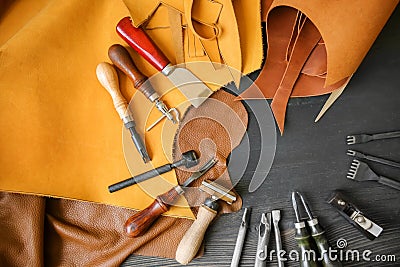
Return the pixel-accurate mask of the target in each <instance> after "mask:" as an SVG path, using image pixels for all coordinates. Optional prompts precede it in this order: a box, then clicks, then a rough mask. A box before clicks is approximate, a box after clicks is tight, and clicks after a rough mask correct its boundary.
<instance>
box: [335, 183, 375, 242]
mask: <svg viewBox="0 0 400 267" xmlns="http://www.w3.org/2000/svg"><path fill="white" fill-rule="evenodd" d="M327 201H328V203H329V204H331V205H332V206H333V207H335V208H336V209H337V210H338V211H339V213H340V214H341V215H342V216H343V217H344V218H345V219H346V220H347V221H348V222H350V223H351V224H352V225H353V226H355V227H356V228H357V229H358V230H359V231H360V232H361V233H362V234H363V235H364V236H366V237H367V238H368V239H370V240H374V239H375V238H376V237H378V236H379V235H380V234H381V233H382V231H383V228H382V227H380V226H379V225H377V224H376V223H374V222H373V221H371V220H370V219H368V217H367V216H366V215H365V214H364V213H363V212H362V211H361V210H360V209H359V208H357V206H356V205H354V204H353V203H352V202H350V201H348V200H347V199H346V198H345V197H344V196H343V194H342V193H341V192H339V191H334V192H333V193H332V195H331V196H330V197H329V198H328V200H327Z"/></svg>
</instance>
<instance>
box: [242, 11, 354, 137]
mask: <svg viewBox="0 0 400 267" xmlns="http://www.w3.org/2000/svg"><path fill="white" fill-rule="evenodd" d="M266 30H267V38H268V51H267V59H266V62H265V64H264V66H263V69H262V70H261V72H260V74H259V76H258V78H257V79H256V81H255V82H254V84H253V85H252V86H250V87H249V89H247V90H246V91H245V92H243V93H242V94H241V95H240V98H242V99H251V98H255V99H257V98H259V93H258V90H261V92H262V93H263V95H264V97H265V98H272V99H273V101H272V103H271V108H272V111H273V113H274V116H275V119H276V121H277V124H278V127H279V129H280V131H281V133H283V131H284V123H285V114H286V107H287V102H288V100H289V97H304V96H313V95H321V94H326V93H330V92H332V91H334V90H335V89H337V88H339V87H341V86H342V85H343V84H344V83H345V82H346V81H347V78H345V79H343V80H341V81H339V82H337V83H335V84H333V85H330V86H325V75H326V61H327V59H326V57H327V55H326V50H325V46H324V43H323V40H322V39H321V34H320V33H319V31H318V29H317V28H316V27H315V25H314V24H313V23H312V22H311V21H310V20H309V19H308V18H307V17H305V15H304V14H302V13H301V12H299V11H297V10H295V9H293V8H288V7H276V8H275V9H273V10H272V11H271V12H270V13H269V14H268V21H267V29H266Z"/></svg>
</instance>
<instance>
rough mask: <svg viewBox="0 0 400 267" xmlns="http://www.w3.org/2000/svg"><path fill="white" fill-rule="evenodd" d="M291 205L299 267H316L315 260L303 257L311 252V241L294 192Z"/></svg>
mask: <svg viewBox="0 0 400 267" xmlns="http://www.w3.org/2000/svg"><path fill="white" fill-rule="evenodd" d="M292 205H293V210H294V214H295V216H296V222H295V223H294V228H295V233H294V239H295V240H296V242H297V246H298V247H299V249H300V266H302V267H318V264H317V262H316V261H315V259H312V258H307V257H305V255H308V254H306V253H309V252H310V251H312V250H313V249H312V240H311V235H310V233H309V232H308V230H307V228H306V223H305V222H304V221H303V220H302V218H301V216H300V212H299V206H298V204H297V200H296V192H292Z"/></svg>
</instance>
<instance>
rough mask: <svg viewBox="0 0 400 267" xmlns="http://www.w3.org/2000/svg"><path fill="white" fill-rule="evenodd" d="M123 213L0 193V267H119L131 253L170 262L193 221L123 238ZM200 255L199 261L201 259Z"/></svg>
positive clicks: (166, 221)
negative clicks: (165, 259)
mask: <svg viewBox="0 0 400 267" xmlns="http://www.w3.org/2000/svg"><path fill="white" fill-rule="evenodd" d="M133 213H134V212H133V211H131V210H128V209H124V208H119V207H113V206H107V205H102V204H94V203H88V202H81V201H73V200H66V199H55V198H46V197H40V196H32V195H23V194H15V193H6V192H0V239H1V241H2V242H1V243H0V265H1V266H26V264H27V262H29V266H107V267H108V266H120V264H121V263H122V262H123V261H124V260H125V259H126V258H127V257H128V256H129V255H131V254H132V253H134V254H137V255H143V256H158V257H165V258H174V257H175V251H176V248H177V246H178V244H179V242H180V239H181V238H182V237H183V235H184V233H185V232H186V230H187V229H189V227H190V225H191V223H192V221H191V220H189V219H178V218H172V217H162V218H160V219H159V220H158V221H157V222H156V223H155V225H154V226H153V227H152V228H151V229H150V230H149V231H148V232H147V233H146V234H145V235H143V236H141V237H137V238H135V239H132V238H128V237H126V236H125V235H124V234H123V232H122V226H123V224H124V223H125V221H126V219H128V218H129V217H130V216H132V214H133ZM201 253H202V252H200V254H199V255H201Z"/></svg>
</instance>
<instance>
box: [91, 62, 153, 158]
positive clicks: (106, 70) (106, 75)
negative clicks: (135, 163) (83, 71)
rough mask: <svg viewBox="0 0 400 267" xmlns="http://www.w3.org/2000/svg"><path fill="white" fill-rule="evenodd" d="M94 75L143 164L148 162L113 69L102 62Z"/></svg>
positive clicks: (145, 151)
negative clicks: (109, 99)
mask: <svg viewBox="0 0 400 267" xmlns="http://www.w3.org/2000/svg"><path fill="white" fill-rule="evenodd" d="M96 75H97V79H98V80H99V82H100V83H101V85H102V86H103V87H104V88H105V89H106V90H107V92H108V93H109V94H110V95H111V97H112V100H113V103H114V107H115V110H116V111H117V113H118V115H119V117H120V118H121V120H122V122H123V123H124V126H125V128H127V129H128V130H129V132H130V134H131V138H132V141H133V143H134V144H135V147H136V149H137V151H138V152H139V154H140V156H141V157H142V159H143V161H144V163H146V162H148V161H150V157H149V154H148V153H147V150H146V146H145V145H144V143H143V141H142V138H141V137H140V135H139V134H138V133H137V131H136V128H135V127H136V124H135V121H134V120H133V115H132V112H131V111H130V110H129V106H128V103H127V101H126V99H125V98H124V97H123V96H122V94H121V91H120V89H119V83H118V74H117V72H116V71H115V69H114V67H113V66H112V65H111V64H109V63H106V62H102V63H100V64H99V65H97V68H96Z"/></svg>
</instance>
